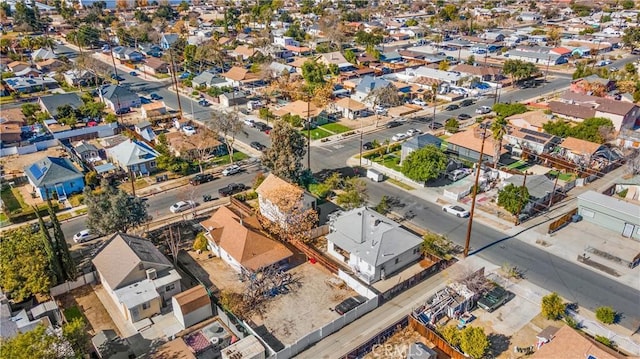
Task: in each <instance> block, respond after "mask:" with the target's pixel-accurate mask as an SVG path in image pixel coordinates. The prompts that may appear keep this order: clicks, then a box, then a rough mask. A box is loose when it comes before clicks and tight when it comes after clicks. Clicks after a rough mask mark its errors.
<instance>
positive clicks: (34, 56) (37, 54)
mask: <svg viewBox="0 0 640 359" xmlns="http://www.w3.org/2000/svg"><path fill="white" fill-rule="evenodd" d="M30 55H31V60H32V61H35V62H38V61H42V60H50V59H57V58H58V55H56V53H55V52H53V51H52V50H51V49H45V48H41V49H37V50H34V51H33V52H32V53H31V54H30Z"/></svg>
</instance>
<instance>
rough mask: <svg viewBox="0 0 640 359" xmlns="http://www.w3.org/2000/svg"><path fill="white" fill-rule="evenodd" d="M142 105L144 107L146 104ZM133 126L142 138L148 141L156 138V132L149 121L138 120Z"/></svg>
mask: <svg viewBox="0 0 640 359" xmlns="http://www.w3.org/2000/svg"><path fill="white" fill-rule="evenodd" d="M142 106H143V107H144V106H146V105H142ZM133 128H134V129H135V131H136V133H137V134H139V135H140V137H142V138H144V139H145V140H146V141H148V142H153V141H154V140H155V139H156V133H155V132H153V126H152V125H151V122H149V121H142V122H138V123H136V124H135V126H134V127H133Z"/></svg>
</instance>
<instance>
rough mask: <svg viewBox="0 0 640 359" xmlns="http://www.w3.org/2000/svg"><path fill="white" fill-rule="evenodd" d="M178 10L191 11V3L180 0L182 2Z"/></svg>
mask: <svg viewBox="0 0 640 359" xmlns="http://www.w3.org/2000/svg"><path fill="white" fill-rule="evenodd" d="M178 11H180V12H187V11H189V3H188V2H186V1H182V2H180V4H179V5H178Z"/></svg>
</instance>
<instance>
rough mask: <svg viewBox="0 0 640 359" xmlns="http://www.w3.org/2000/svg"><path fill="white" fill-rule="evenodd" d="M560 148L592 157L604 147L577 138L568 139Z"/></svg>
mask: <svg viewBox="0 0 640 359" xmlns="http://www.w3.org/2000/svg"><path fill="white" fill-rule="evenodd" d="M560 146H561V147H562V148H566V149H567V150H569V151H571V152H573V153H575V154H578V155H583V154H584V155H592V154H593V153H594V152H596V151H597V150H598V148H600V146H602V145H601V144H599V143H595V142H591V141H585V140H581V139H579V138H575V137H567V138H565V139H564V141H562V143H561V144H560Z"/></svg>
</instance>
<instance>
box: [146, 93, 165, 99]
mask: <svg viewBox="0 0 640 359" xmlns="http://www.w3.org/2000/svg"><path fill="white" fill-rule="evenodd" d="M149 97H151V99H152V100H154V101H158V100H162V96H160V95H158V94H157V93H155V92H154V93H152V94H150V95H149Z"/></svg>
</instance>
